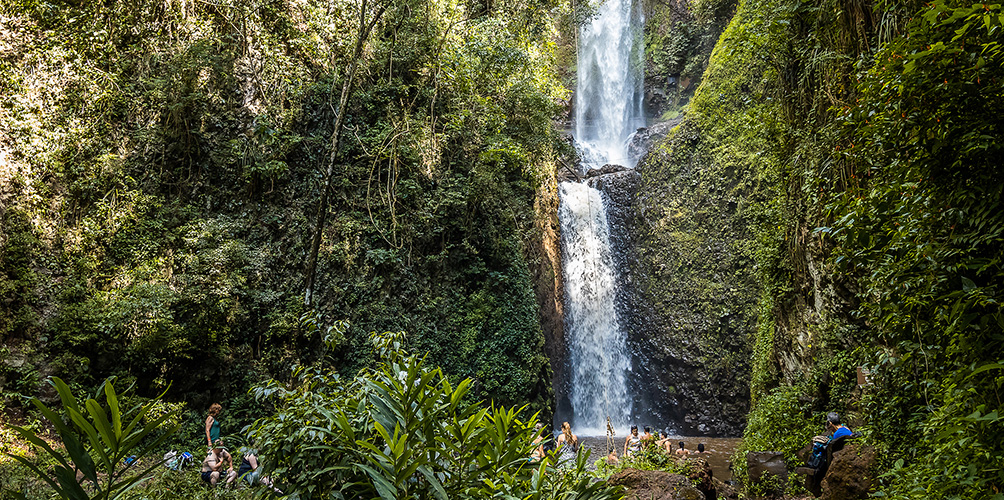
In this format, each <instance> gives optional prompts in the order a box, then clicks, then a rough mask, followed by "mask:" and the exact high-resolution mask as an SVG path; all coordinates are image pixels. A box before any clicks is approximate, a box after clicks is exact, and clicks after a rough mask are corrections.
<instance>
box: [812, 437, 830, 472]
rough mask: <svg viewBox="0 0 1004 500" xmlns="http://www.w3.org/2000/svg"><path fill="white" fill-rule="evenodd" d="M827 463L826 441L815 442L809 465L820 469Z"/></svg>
mask: <svg viewBox="0 0 1004 500" xmlns="http://www.w3.org/2000/svg"><path fill="white" fill-rule="evenodd" d="M824 463H826V443H819V442H813V443H812V455H810V456H809V467H812V468H813V469H818V468H820V467H822V466H823V464H824Z"/></svg>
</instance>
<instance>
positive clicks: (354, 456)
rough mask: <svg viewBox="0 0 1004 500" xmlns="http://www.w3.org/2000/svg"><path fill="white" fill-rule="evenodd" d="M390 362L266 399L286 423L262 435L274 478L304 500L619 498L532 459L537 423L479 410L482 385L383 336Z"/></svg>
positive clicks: (276, 386) (577, 471)
mask: <svg viewBox="0 0 1004 500" xmlns="http://www.w3.org/2000/svg"><path fill="white" fill-rule="evenodd" d="M371 338H372V340H373V346H374V349H375V350H376V354H377V357H378V360H379V363H378V365H377V366H376V367H375V368H373V369H368V370H364V371H362V372H360V373H359V374H358V375H357V376H356V377H354V378H353V379H351V380H346V379H343V378H341V377H340V376H338V375H337V374H336V373H333V372H332V371H331V370H330V369H319V368H307V367H301V368H298V369H297V370H296V371H295V372H294V377H293V380H292V381H291V383H290V384H280V383H278V382H274V381H273V382H270V383H269V384H267V385H265V386H262V387H259V388H258V389H256V395H257V396H258V397H260V398H263V399H271V400H275V402H276V405H277V408H278V413H277V414H276V415H275V416H273V417H269V418H265V419H261V420H259V421H257V422H256V423H255V425H254V426H253V428H252V429H251V435H252V439H253V440H255V441H256V446H257V447H259V448H260V449H261V455H262V456H263V457H265V460H266V461H267V462H266V463H267V469H269V470H268V473H269V474H271V475H273V476H274V477H282V478H283V479H284V481H285V482H286V484H287V487H288V488H289V490H290V491H291V492H292V493H293V494H295V495H298V496H299V497H301V498H360V497H364V498H377V497H379V498H385V499H400V498H443V499H445V498H486V497H493V496H503V497H507V498H532V499H544V498H554V499H557V498H578V499H602V498H619V497H620V495H619V494H618V490H616V489H614V488H609V487H606V486H605V485H604V484H603V483H596V484H593V483H592V482H591V481H589V480H588V479H587V478H586V477H584V476H585V475H584V469H585V463H586V458H587V457H586V456H585V455H582V456H580V457H579V458H578V460H577V461H576V464H575V465H574V467H573V469H572V470H571V471H566V472H561V471H558V470H556V469H554V465H553V464H552V463H551V462H550V459H545V460H544V461H542V462H541V463H539V464H535V463H531V462H529V461H528V459H527V457H528V456H530V452H531V451H532V449H533V444H532V440H533V432H534V429H533V424H534V422H535V421H536V415H534V416H533V417H532V418H530V419H528V420H522V419H521V418H520V413H521V412H522V410H520V409H517V408H515V407H514V408H510V409H506V408H504V407H496V406H494V405H492V406H491V407H488V408H483V407H481V406H479V405H476V404H471V403H470V402H469V401H468V400H467V397H466V395H467V394H468V391H469V389H470V386H471V383H472V381H471V380H470V379H465V380H463V381H461V382H460V383H459V384H457V385H456V386H454V385H452V384H451V383H450V382H449V380H448V379H447V377H446V376H445V375H444V374H443V372H442V371H441V370H440V369H438V368H429V367H427V366H426V364H425V361H424V359H423V358H421V357H419V356H415V355H410V356H409V355H406V353H405V352H404V351H403V341H404V335H403V334H400V333H398V334H393V333H384V334H372V336H371Z"/></svg>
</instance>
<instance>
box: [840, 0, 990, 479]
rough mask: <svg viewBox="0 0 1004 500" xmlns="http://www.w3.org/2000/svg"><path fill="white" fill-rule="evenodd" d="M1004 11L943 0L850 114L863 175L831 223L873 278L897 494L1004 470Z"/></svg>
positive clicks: (856, 173)
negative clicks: (1003, 142)
mask: <svg viewBox="0 0 1004 500" xmlns="http://www.w3.org/2000/svg"><path fill="white" fill-rule="evenodd" d="M1001 15H1002V11H1001V7H1000V6H999V5H969V4H966V5H962V4H959V3H955V2H935V3H932V4H929V5H928V6H927V7H925V8H924V9H922V10H921V11H920V12H919V13H918V14H917V15H916V16H915V17H914V19H913V20H912V21H911V22H910V23H909V24H908V25H907V26H906V31H907V33H908V34H909V36H907V37H903V38H900V39H897V40H894V41H892V42H890V43H887V44H885V45H884V46H883V47H882V48H881V49H880V50H879V51H878V52H877V53H876V55H875V57H874V62H873V65H872V66H871V67H870V69H868V70H867V71H865V72H862V73H861V74H860V76H859V84H858V88H859V92H860V96H861V97H860V100H859V101H858V103H857V104H856V105H855V106H852V107H849V108H847V109H845V110H844V113H843V115H842V116H841V118H840V120H839V121H838V125H840V126H841V130H840V132H841V134H842V136H841V137H842V139H843V143H842V146H843V147H842V149H841V151H842V154H843V157H844V158H846V160H847V161H848V165H849V173H850V176H851V180H850V182H849V185H848V187H847V189H846V192H845V193H842V194H841V195H840V196H837V197H835V198H834V201H833V202H832V203H831V205H830V206H829V209H830V210H831V212H832V213H833V217H834V219H835V222H834V224H833V227H832V228H830V227H827V228H823V229H822V231H823V232H825V233H828V234H832V235H833V236H835V239H836V240H837V242H838V245H839V247H838V250H837V251H836V254H837V255H838V257H837V261H838V262H839V263H840V264H841V265H842V266H843V268H844V269H846V270H848V271H849V272H853V273H855V274H858V275H860V276H861V278H860V279H861V282H862V284H863V286H864V287H866V289H867V290H868V293H867V294H862V306H861V314H862V315H863V316H864V317H865V318H867V320H868V321H869V322H870V323H871V324H873V325H874V327H875V331H874V333H873V335H872V341H873V342H874V343H875V345H876V346H878V349H876V350H875V351H873V353H872V356H871V358H872V361H873V362H874V364H875V366H876V367H877V372H878V380H879V387H878V389H877V392H876V394H874V395H873V396H872V397H871V398H869V399H868V401H867V403H868V409H869V411H870V413H871V414H872V415H874V419H873V421H872V422H873V426H874V427H873V429H874V430H875V432H876V434H877V435H878V436H880V437H881V439H883V440H886V441H888V442H889V443H891V444H892V445H893V447H894V449H895V450H896V452H895V453H894V456H893V457H892V458H898V459H902V460H903V462H897V463H896V464H897V466H896V469H895V472H894V473H892V474H890V475H888V476H887V477H886V479H885V480H886V481H887V483H886V484H887V488H888V490H887V493H888V494H890V495H894V496H897V497H905V498H915V497H916V498H920V497H924V496H938V497H944V498H987V497H988V496H989V495H990V494H992V493H997V492H999V490H1000V487H1001V485H1002V484H1004V475H1002V472H1001V465H1002V464H1004V447H1002V444H1001V443H1002V442H1004V441H1002V438H1004V426H1002V424H1004V422H1001V420H1000V418H999V417H998V414H999V413H1000V411H1004V407H1002V405H1001V401H1000V399H999V397H998V396H997V394H998V393H999V391H1000V389H1001V384H1002V383H1004V378H1002V377H1001V376H1000V375H1001V373H1000V372H999V371H998V370H997V367H998V366H999V363H1000V357H999V352H1000V351H1001V348H1002V346H1004V321H1002V319H1001V318H1002V315H1001V313H1002V311H1001V306H1000V303H1001V299H1002V296H1001V293H1002V291H1001V289H1000V285H999V284H1000V283H1001V279H1002V277H1004V271H1002V268H1001V260H1002V254H1001V250H1000V249H1001V242H1002V238H1004V217H1002V215H1001V210H1000V208H1001V195H1002V191H1001V185H1000V183H999V179H1000V177H1001V174H1002V172H1001V164H1000V158H1001V154H1002V150H1001V149H1002V148H1001V146H1000V144H999V142H998V141H997V140H996V138H997V137H999V136H1000V134H1001V133H1002V132H1004V120H1002V119H1001V116H1002V115H1001V113H1002V112H1004V108H1002V107H1001V99H1000V96H1001V95H1004V82H1002V81H1001V79H1000V75H1001V74H1002V73H1004V54H1002V49H1001V46H1000V43H999V33H1000V30H1001V29H1002V21H1001ZM904 422H906V423H908V424H909V425H910V426H911V427H912V428H915V429H919V430H920V431H921V435H922V439H921V440H920V442H919V443H918V442H908V441H907V440H905V439H904V437H902V436H901V434H900V433H901V432H902V431H901V429H902V425H903V423H904ZM904 464H905V465H904Z"/></svg>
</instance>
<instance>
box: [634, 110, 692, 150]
mask: <svg viewBox="0 0 1004 500" xmlns="http://www.w3.org/2000/svg"><path fill="white" fill-rule="evenodd" d="M681 121H683V117H682V116H681V117H679V118H674V119H672V120H668V121H664V122H659V123H656V124H654V125H651V126H648V127H645V128H640V129H638V131H637V132H635V133H634V135H632V136H631V140H630V141H628V145H627V152H628V156H630V157H631V159H632V160H635V161H638V160H640V159H641V157H642V156H645V153H648V152H649V151H651V150H652V148H654V147H655V145H656V144H657V143H658V142H659V141H661V140H662V139H664V138H665V137H666V134H668V133H669V131H670V130H672V129H673V127H675V126H677V125H679V124H680V122H681Z"/></svg>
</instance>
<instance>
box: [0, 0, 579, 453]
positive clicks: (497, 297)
mask: <svg viewBox="0 0 1004 500" xmlns="http://www.w3.org/2000/svg"><path fill="white" fill-rule="evenodd" d="M569 19H570V10H569V9H568V6H567V5H565V4H562V3H560V2H550V1H536V0H530V1H528V2H509V3H495V2H491V3H478V2H470V3H463V2H460V3H458V2H450V1H446V2H425V1H388V2H377V1H371V2H368V3H367V2H362V3H360V2H299V1H293V2H286V1H279V2H276V1H261V2H238V1H233V2H231V1H226V0H224V1H221V2H216V1H200V2H190V1H168V2H161V1H134V2H133V1H130V2H90V1H88V2H56V3H52V2H41V1H17V2H5V4H4V7H3V30H2V31H3V33H2V35H0V36H2V37H3V38H2V41H0V53H2V55H3V57H2V63H0V64H2V66H0V80H2V83H0V85H2V95H3V102H2V108H0V109H2V114H0V123H2V126H0V155H2V158H3V169H2V171H0V202H2V207H3V209H2V211H0V224H2V226H3V228H4V230H3V234H2V236H0V291H2V295H3V297H4V299H3V300H2V301H0V337H2V338H3V339H4V342H3V348H2V349H3V355H2V357H3V359H4V361H3V364H2V368H0V370H2V373H0V376H2V380H3V384H2V387H3V391H4V394H3V396H2V399H3V404H4V405H5V406H6V407H8V408H14V407H19V406H21V405H22V402H21V401H20V399H19V398H20V397H21V395H32V394H39V393H42V394H43V395H46V394H44V393H45V392H46V389H45V388H46V387H47V385H45V384H44V383H43V379H44V378H45V377H47V376H50V375H57V376H60V377H62V378H64V379H65V380H67V381H69V383H70V384H71V386H73V387H75V388H88V387H96V386H97V385H98V384H100V383H101V382H102V381H103V380H104V379H105V378H106V377H108V376H110V375H118V376H120V377H122V378H124V379H126V380H133V381H135V382H136V383H137V384H138V393H139V394H142V395H147V396H151V395H154V394H156V393H158V392H159V391H161V390H163V389H164V388H166V387H168V386H169V385H170V386H171V391H170V392H169V393H168V396H167V398H168V401H172V402H177V403H184V404H187V408H188V409H189V410H190V411H191V412H192V414H191V416H192V418H193V419H196V420H199V421H201V419H202V417H198V416H197V415H201V414H202V413H203V412H204V411H205V408H207V407H208V405H209V404H210V403H212V402H213V401H217V400H223V401H227V402H228V403H229V404H228V408H229V416H228V417H227V418H229V419H230V421H231V422H232V426H231V428H230V430H231V431H236V430H237V429H238V428H239V427H240V424H239V423H241V422H243V423H246V422H248V421H249V419H250V418H252V417H254V416H255V415H254V411H255V406H256V405H255V404H254V403H252V402H251V401H250V399H249V397H248V396H247V390H248V389H249V388H250V387H251V385H252V384H253V383H254V382H257V381H261V380H265V379H267V378H268V377H269V376H270V375H273V374H275V375H277V376H281V374H284V373H285V374H287V375H288V372H289V368H290V367H291V366H293V365H294V364H298V363H311V362H315V361H318V360H319V359H320V358H321V357H322V355H323V354H324V353H325V349H326V348H325V347H324V346H325V345H327V344H325V343H324V340H325V339H324V338H323V337H324V336H325V334H326V332H328V333H330V331H329V330H326V329H324V328H312V327H309V326H304V325H303V324H302V323H301V321H300V320H301V316H303V315H304V313H305V312H307V311H310V314H309V315H308V317H307V318H306V319H308V320H309V321H307V323H309V324H317V323H320V324H321V325H322V326H323V325H332V324H333V323H334V322H335V321H340V320H348V321H349V323H350V325H351V327H350V328H348V329H347V330H345V334H344V335H343V336H342V338H341V339H340V342H339V343H338V344H337V348H335V349H334V350H333V354H334V355H335V356H337V357H338V360H337V366H338V367H339V369H340V370H341V371H342V373H343V374H348V375H351V374H354V373H356V371H357V370H359V369H360V368H362V367H366V366H369V365H371V364H372V363H373V356H372V355H371V353H370V349H369V348H368V342H367V341H366V336H367V334H368V332H370V331H374V330H376V331H384V330H388V329H394V330H405V331H407V332H408V333H409V338H408V339H409V340H408V342H409V345H411V346H413V347H414V348H415V349H416V350H417V351H420V352H428V353H429V355H430V359H431V360H434V361H435V363H437V364H438V365H439V366H442V367H443V369H444V370H446V371H447V372H448V373H450V374H452V375H455V376H459V377H471V378H472V379H473V380H474V381H475V382H474V386H473V387H472V389H471V394H472V397H474V398H475V399H477V400H482V399H483V400H486V401H488V400H494V401H495V402H496V403H498V404H505V405H513V404H517V403H519V404H523V403H531V404H532V406H533V408H534V409H538V410H547V409H548V408H549V406H550V404H551V403H550V401H551V399H552V398H551V397H550V394H551V389H550V386H549V383H548V380H549V368H548V365H547V363H546V358H545V357H544V355H543V353H542V343H543V337H542V332H541V328H540V322H539V318H538V317H537V305H536V299H535V297H534V292H533V283H532V281H531V274H530V272H531V263H532V262H533V261H534V259H536V258H537V256H536V255H535V252H536V249H535V241H536V239H535V238H534V234H535V221H536V220H537V218H538V217H537V216H536V215H535V200H536V199H537V198H538V197H540V198H546V197H548V196H551V195H549V194H548V193H549V191H548V190H549V189H550V190H553V180H552V171H553V168H552V167H551V165H552V162H553V161H554V158H555V157H556V156H557V155H558V154H562V153H563V152H564V151H565V150H566V149H567V145H566V143H565V142H564V141H562V140H561V138H560V137H559V135H558V133H557V132H556V131H555V128H554V127H553V126H552V118H553V117H555V116H556V115H557V114H558V113H559V112H560V110H561V105H562V103H563V102H564V99H566V98H567V94H568V91H567V90H566V89H565V87H564V86H563V85H562V83H561V82H560V80H559V79H558V76H557V73H556V72H555V70H554V68H556V67H557V65H556V64H555V62H554V61H555V53H556V49H555V47H556V45H555V40H556V39H557V38H558V34H557V27H558V25H559V23H561V22H565V23H568V22H570V21H569ZM566 31H567V28H566ZM343 95H344V99H343V98H342V96H343ZM336 121H339V122H340V123H342V127H341V133H340V134H333V132H334V124H335V122H336ZM333 146H334V147H333ZM325 186H328V187H329V188H328V190H327V191H325V189H324V187H325ZM325 192H327V193H330V197H328V199H327V200H326V201H327V203H325V204H323V205H321V201H322V195H324V193H325ZM319 206H324V208H325V210H323V211H319V209H318V207H319ZM324 217H326V218H327V220H325V219H324ZM315 235H318V237H319V245H318V247H317V253H318V255H319V257H318V258H317V259H316V271H315V272H312V273H310V274H311V276H312V277H313V276H316V279H315V282H316V284H315V286H314V287H313V293H312V297H311V301H312V306H315V307H311V308H308V307H306V306H305V305H304V304H305V290H306V285H305V283H306V282H307V277H306V276H307V274H308V272H307V270H308V260H310V259H309V257H310V255H311V250H312V243H313V242H314V237H315ZM537 239H539V238H537ZM329 354H331V353H329ZM47 396H48V398H49V399H50V400H51V398H52V394H51V393H49V394H48V395H47ZM193 422H194V421H193ZM187 430H188V431H189V433H190V434H192V435H196V434H197V433H198V432H199V429H198V425H194V424H193V426H192V427H191V428H190V429H187Z"/></svg>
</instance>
